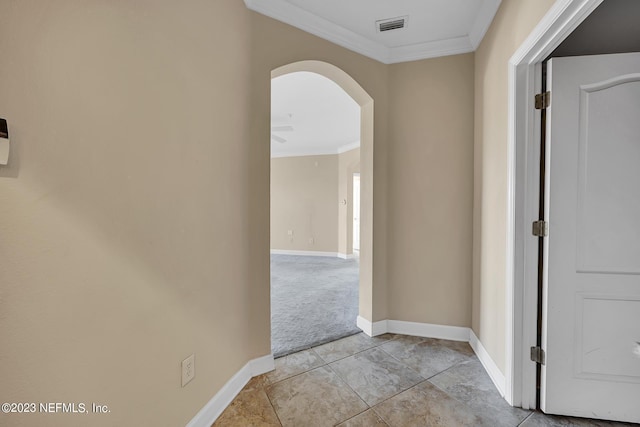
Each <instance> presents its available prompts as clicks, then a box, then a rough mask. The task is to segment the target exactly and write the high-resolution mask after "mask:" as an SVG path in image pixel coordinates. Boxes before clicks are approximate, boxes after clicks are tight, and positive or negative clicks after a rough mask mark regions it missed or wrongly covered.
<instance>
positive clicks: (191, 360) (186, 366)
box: [182, 354, 196, 387]
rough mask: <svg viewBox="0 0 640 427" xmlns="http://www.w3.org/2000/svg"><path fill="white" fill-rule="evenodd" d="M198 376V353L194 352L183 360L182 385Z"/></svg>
mask: <svg viewBox="0 0 640 427" xmlns="http://www.w3.org/2000/svg"><path fill="white" fill-rule="evenodd" d="M195 376H196V355H195V354H192V355H191V356H189V357H187V358H186V359H184V360H183V361H182V387H184V386H186V385H187V384H189V381H191V380H192V379H193V378H194V377H195Z"/></svg>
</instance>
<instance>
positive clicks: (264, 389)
mask: <svg viewBox="0 0 640 427" xmlns="http://www.w3.org/2000/svg"><path fill="white" fill-rule="evenodd" d="M262 392H263V393H264V394H265V396H267V400H268V401H269V405H271V409H273V413H274V414H276V418H277V419H278V422H279V423H280V427H283V426H284V424H282V420H281V419H280V415H278V411H276V407H275V406H273V402H272V401H271V398H270V397H269V393H267V390H266V387H264V386H263V387H262Z"/></svg>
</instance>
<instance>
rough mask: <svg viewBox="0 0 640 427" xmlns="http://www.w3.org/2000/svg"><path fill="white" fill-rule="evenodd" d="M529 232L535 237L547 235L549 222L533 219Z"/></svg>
mask: <svg viewBox="0 0 640 427" xmlns="http://www.w3.org/2000/svg"><path fill="white" fill-rule="evenodd" d="M531 233H532V234H533V235H534V236H536V237H547V236H548V235H549V223H548V222H547V221H534V222H533V226H532V230H531Z"/></svg>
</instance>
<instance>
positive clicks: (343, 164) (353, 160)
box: [338, 148, 360, 255]
mask: <svg viewBox="0 0 640 427" xmlns="http://www.w3.org/2000/svg"><path fill="white" fill-rule="evenodd" d="M359 172H360V149H359V148H356V149H355V150H349V151H346V152H344V153H340V154H339V155H338V174H339V176H338V179H339V183H338V185H339V188H338V199H339V200H340V201H342V200H345V201H346V204H342V203H341V204H340V205H339V206H338V253H340V254H343V255H351V254H353V174H354V173H359Z"/></svg>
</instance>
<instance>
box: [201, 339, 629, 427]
mask: <svg viewBox="0 0 640 427" xmlns="http://www.w3.org/2000/svg"><path fill="white" fill-rule="evenodd" d="M336 425H337V426H340V427H376V426H380V427H383V426H388V427H405V426H416V427H417V426H504V427H516V426H523V427H539V426H540V427H543V426H552V427H560V426H580V427H590V426H627V425H630V424H624V423H613V422H603V421H596V420H587V419H579V418H568V417H553V416H547V415H544V414H542V413H540V412H531V411H525V410H523V409H518V408H512V407H510V406H509V405H508V404H507V403H506V402H505V401H504V399H502V397H500V395H499V393H498V392H497V390H496V389H495V387H494V385H493V383H492V382H491V379H490V378H489V377H488V375H487V373H486V372H485V371H484V368H483V367H482V365H481V364H480V362H479V361H478V359H477V357H476V356H475V355H474V353H473V351H472V350H471V347H469V345H468V344H467V343H461V342H455V341H445V340H437V339H430V338H420V337H412V336H406V335H392V334H386V335H383V336H380V337H374V338H369V337H368V336H366V335H365V334H358V335H353V336H350V337H347V338H343V339H341V340H338V341H334V342H331V343H328V344H324V345H321V346H318V347H314V348H312V349H309V350H304V351H301V352H298V353H294V354H291V355H289V356H286V357H283V358H280V359H276V369H275V371H272V372H269V373H267V374H264V375H261V376H259V377H256V378H253V379H252V380H251V381H250V382H249V383H248V384H247V385H246V386H245V387H244V389H243V390H242V391H241V392H240V394H239V395H238V396H237V397H236V398H235V400H234V401H233V402H232V403H231V405H229V407H228V408H227V409H226V410H225V411H224V413H223V414H222V415H221V416H220V418H219V419H218V420H217V421H216V422H215V423H214V424H213V426H216V427H230V426H233V427H236V426H237V427H249V426H284V427H289V426H292V427H307V426H336Z"/></svg>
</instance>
